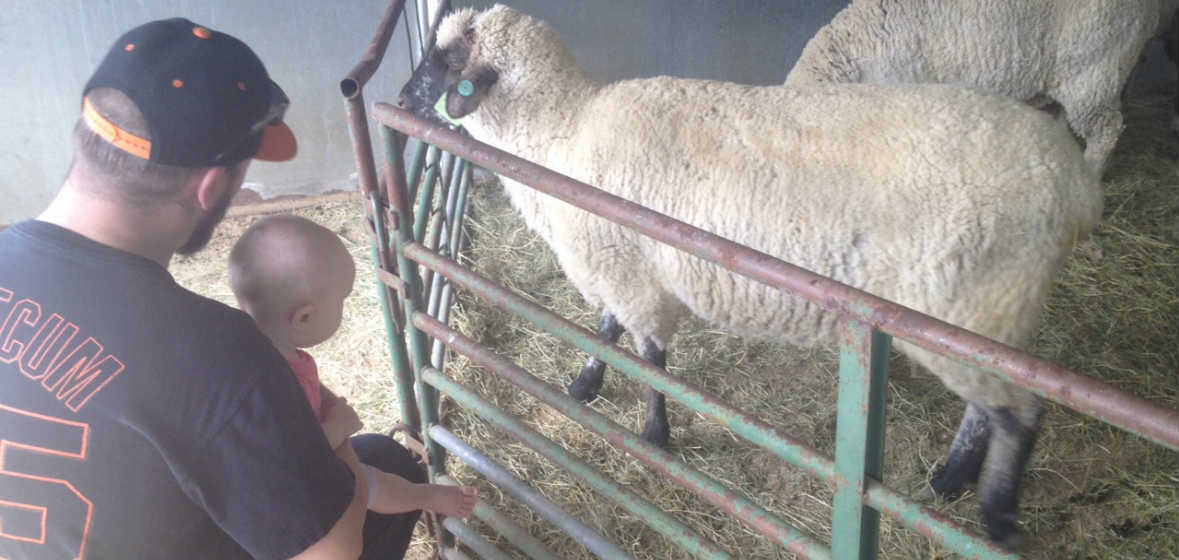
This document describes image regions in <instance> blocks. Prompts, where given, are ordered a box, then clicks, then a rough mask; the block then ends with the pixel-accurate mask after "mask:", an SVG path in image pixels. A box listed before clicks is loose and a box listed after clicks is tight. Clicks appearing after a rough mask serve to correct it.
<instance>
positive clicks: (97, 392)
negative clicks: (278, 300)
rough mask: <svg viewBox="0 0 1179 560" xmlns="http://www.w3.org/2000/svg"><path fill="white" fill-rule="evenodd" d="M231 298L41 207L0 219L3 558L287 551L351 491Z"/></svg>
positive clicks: (292, 383) (313, 537)
mask: <svg viewBox="0 0 1179 560" xmlns="http://www.w3.org/2000/svg"><path fill="white" fill-rule="evenodd" d="M322 434H323V432H322V430H321V429H320V428H319V425H318V423H317V422H316V420H315V418H314V416H313V415H312V412H311V410H310V408H309V407H308V405H307V400H306V398H305V397H304V396H303V393H302V390H301V389H300V388H299V385H298V383H297V382H296V380H295V377H294V375H292V374H291V372H290V370H289V368H288V366H287V364H286V362H285V361H284V360H283V359H282V357H281V356H280V355H279V354H278V352H277V351H275V350H274V349H273V347H272V346H271V345H270V343H269V341H268V340H267V339H266V338H265V337H264V336H263V335H262V334H261V333H260V332H259V331H258V329H257V328H256V327H255V326H254V323H253V321H252V320H251V319H250V318H249V317H248V316H247V315H245V314H244V313H241V312H240V311H237V310H235V309H233V308H230V307H228V306H225V305H222V304H220V303H217V302H215V301H213V300H210V299H206V298H203V297H201V296H198V295H196V294H194V293H192V292H189V291H188V290H185V289H184V288H182V287H180V286H179V285H177V284H176V283H175V281H174V280H173V279H172V277H171V275H169V274H168V272H167V271H166V270H165V269H164V268H162V267H161V266H159V265H158V264H157V263H155V262H152V261H150V260H147V259H144V258H141V257H138V256H136V255H132V254H129V253H126V252H122V251H118V250H116V249H113V248H111V247H107V246H105V245H101V244H99V243H96V242H94V241H91V240H89V239H87V238H85V237H82V236H80V235H77V234H75V233H73V232H71V231H69V230H66V229H63V228H60V227H57V226H55V225H51V224H48V223H44V222H38V221H29V222H24V223H21V224H17V225H15V226H13V227H12V228H10V229H8V230H6V231H4V232H2V233H0V558H3V559H13V560H15V559H26V558H27V559H33V560H37V559H42V558H53V559H61V558H90V559H96V558H104V559H105V558H190V557H199V558H248V557H251V556H252V557H257V558H285V557H290V556H292V555H294V554H297V553H298V552H301V551H302V550H304V549H305V548H306V547H307V546H309V545H311V544H312V543H314V542H315V541H317V540H319V539H320V538H322V537H323V536H324V535H325V534H327V532H328V530H329V529H331V527H332V525H334V524H335V522H336V521H337V520H338V519H339V518H340V516H341V515H342V514H343V512H344V510H345V509H346V508H347V506H348V504H349V502H350V501H351V499H352V490H353V478H352V472H351V471H350V470H349V469H348V467H347V466H346V465H345V464H344V463H343V462H341V461H339V460H338V459H337V458H336V457H335V455H334V454H333V453H332V450H331V449H330V447H329V445H328V443H327V440H326V439H325V438H324V436H323V435H322Z"/></svg>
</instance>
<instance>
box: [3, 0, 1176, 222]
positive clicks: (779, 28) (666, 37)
mask: <svg viewBox="0 0 1179 560" xmlns="http://www.w3.org/2000/svg"><path fill="white" fill-rule="evenodd" d="M430 1H431V2H436V0H430ZM501 1H503V3H506V4H509V5H511V6H514V7H516V8H518V9H520V10H522V11H525V12H527V13H530V14H532V15H535V16H537V17H540V18H543V19H545V20H547V21H549V22H550V23H552V24H553V25H554V26H555V27H556V28H557V30H558V31H559V32H560V33H561V34H562V36H563V37H564V38H565V41H566V43H567V44H568V45H569V47H570V49H572V51H573V52H574V54H575V55H576V56H577V59H578V61H579V62H580V63H581V64H582V65H583V66H584V67H585V68H586V69H587V70H588V71H589V72H590V73H591V74H592V75H593V76H595V77H597V78H599V79H601V80H618V79H625V78H633V77H640V76H656V75H663V74H666V75H675V76H682V77H691V78H705V79H717V80H729V81H735V82H742V83H750V84H778V83H781V82H782V81H783V80H784V79H785V76H786V72H787V71H788V69H789V68H790V67H791V66H793V64H794V61H795V59H797V57H798V54H799V53H800V52H801V51H802V48H803V46H804V45H805V44H806V41H807V40H808V39H809V38H810V37H811V36H812V35H813V34H814V32H815V30H817V29H818V28H819V27H820V26H822V25H823V24H825V23H826V22H827V21H829V20H830V19H831V17H832V16H833V15H834V14H835V13H836V12H838V11H839V10H840V9H842V8H843V6H844V5H846V4H847V0H640V1H638V2H635V1H634V0H593V1H589V0H501ZM492 3H493V2H492V0H453V4H454V5H456V6H460V7H461V6H474V7H478V8H482V7H486V6H489V5H491V4H492ZM385 4H386V0H347V1H332V0H283V1H280V0H200V1H198V0H151V1H150V2H142V1H135V0H101V1H99V0H50V1H48V2H39V3H38V2H32V1H28V0H5V3H4V5H3V7H4V9H2V10H0V107H3V108H4V109H3V111H4V115H5V117H4V124H5V125H6V126H5V132H6V133H5V134H2V135H0V169H3V170H4V174H5V177H4V180H3V182H2V183H0V224H4V223H11V222H15V221H18V220H21V219H24V218H28V217H31V216H33V215H35V214H36V213H38V212H39V211H40V210H41V209H42V208H43V207H44V206H45V204H46V203H47V202H48V201H49V199H50V197H51V196H52V195H53V193H54V192H55V191H56V190H57V188H58V185H59V183H60V182H61V179H62V177H63V176H64V173H65V171H66V168H67V166H68V164H69V157H70V146H69V133H70V129H71V127H72V126H73V123H74V121H75V119H76V118H77V115H78V105H79V94H80V91H81V88H82V85H83V84H84V82H85V80H86V78H87V77H88V76H89V74H90V72H91V71H92V69H93V67H94V66H95V65H96V64H97V63H98V61H99V59H100V58H101V57H102V55H103V54H104V53H105V51H106V49H107V48H108V47H109V46H110V44H111V43H112V42H113V41H114V40H115V39H116V38H117V37H118V36H119V35H120V34H121V33H122V32H123V31H125V30H126V29H128V28H130V27H132V26H134V25H137V24H139V23H142V22H144V21H149V20H152V19H157V18H163V17H173V16H177V15H182V16H185V17H188V18H190V19H192V20H194V21H196V22H199V23H202V24H204V25H208V26H210V27H212V28H214V29H218V30H221V31H226V32H228V33H231V34H233V35H236V36H238V37H240V38H242V39H244V40H245V41H246V42H248V43H249V44H250V45H251V46H253V47H254V49H255V50H256V51H257V52H258V54H259V55H260V56H261V58H262V59H263V61H265V62H266V64H267V67H268V68H269V70H270V72H271V74H272V75H273V76H274V78H275V79H276V81H278V82H279V83H280V84H282V86H283V88H284V89H285V90H286V91H287V93H288V95H289V96H290V97H291V99H292V102H293V105H292V108H291V110H290V112H289V114H288V121H289V122H290V124H291V126H292V128H294V129H295V131H296V133H297V134H298V136H299V141H300V147H301V149H300V155H299V157H298V158H297V159H296V160H295V161H294V162H291V163H285V164H281V165H275V164H266V163H257V164H255V165H254V166H253V167H252V168H251V171H250V175H249V177H248V178H247V180H248V181H249V182H251V183H254V184H255V185H256V187H257V189H258V190H260V191H262V192H263V193H264V194H266V195H277V194H288V193H304V194H305V193H314V192H319V191H323V190H331V189H335V188H342V187H344V188H347V187H349V186H350V185H351V183H350V181H349V177H350V175H351V174H352V173H353V170H354V168H353V159H352V152H351V146H350V144H349V141H348V135H347V127H346V126H345V124H344V111H343V105H342V102H341V99H340V95H339V91H338V86H337V84H338V82H339V80H340V78H341V77H342V76H343V75H344V74H345V73H346V72H347V71H348V70H349V69H351V67H352V65H353V64H354V63H355V62H356V60H357V59H358V58H359V56H360V54H361V53H362V52H363V50H364V48H365V47H366V46H367V44H368V41H369V40H370V39H371V37H372V33H373V31H374V29H375V24H376V22H375V20H376V18H378V17H379V16H380V15H381V13H382V12H383V10H384V8H385ZM406 4H407V9H408V10H411V12H412V11H413V10H414V8H415V6H416V5H417V4H418V2H417V1H416V0H409V1H407V2H406ZM411 17H413V15H412V14H411ZM406 33H407V32H406V29H405V26H404V24H403V25H401V26H399V27H398V29H397V32H396V33H395V35H394V37H393V42H392V45H393V50H391V51H390V54H389V55H388V57H387V59H386V61H385V64H384V65H383V66H382V68H381V70H380V72H379V73H378V74H377V75H376V77H374V79H373V82H372V83H371V84H370V85H369V87H368V88H367V89H366V99H367V101H368V102H369V103H370V104H371V102H372V101H374V100H392V99H394V97H395V95H396V90H397V88H398V87H399V85H400V84H402V83H404V81H405V80H406V79H407V78H408V76H409V73H410V64H409V60H408V42H409V38H408V37H407V35H406ZM414 36H416V32H415V33H414ZM1149 52H1150V60H1149V61H1148V64H1147V65H1146V71H1144V72H1141V73H1140V74H1139V75H1138V78H1139V82H1140V83H1143V82H1145V83H1148V84H1151V87H1152V88H1154V87H1155V86H1156V85H1157V84H1162V87H1163V88H1164V89H1170V90H1172V91H1173V90H1174V84H1175V66H1174V65H1173V64H1170V63H1168V62H1167V61H1166V58H1165V56H1163V55H1162V53H1161V49H1160V48H1159V47H1158V46H1157V44H1156V45H1152V47H1151V49H1150V51H1149ZM377 145H379V144H377Z"/></svg>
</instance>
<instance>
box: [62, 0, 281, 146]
mask: <svg viewBox="0 0 1179 560" xmlns="http://www.w3.org/2000/svg"><path fill="white" fill-rule="evenodd" d="M94 88H113V89H116V90H119V91H121V92H123V93H124V94H125V95H126V96H127V97H129V98H130V99H131V101H133V102H134V103H135V105H136V107H138V108H139V110H140V112H142V113H143V116H144V118H145V119H146V120H147V126H148V130H149V137H148V138H142V137H139V136H137V135H134V134H131V133H129V132H127V131H125V130H123V129H121V128H119V126H118V123H112V122H111V121H110V120H108V119H107V118H106V117H104V116H103V115H101V114H100V113H99V111H98V110H96V108H95V107H94V106H93V105H92V104H91V103H90V100H89V99H88V98H86V94H87V93H89V92H90V90H92V89H94ZM289 104H290V101H289V100H288V99H287V96H286V94H284V93H283V91H282V89H281V88H279V87H278V84H276V83H274V82H273V81H272V80H271V79H270V75H269V74H267V73H266V67H264V66H263V65H262V61H261V60H259V59H258V56H257V55H255V54H254V51H252V50H250V47H248V46H246V44H245V43H243V42H241V41H239V40H237V39H235V38H234V37H231V36H229V35H226V34H225V33H220V32H217V31H213V30H211V29H209V28H207V27H204V26H201V25H197V24H195V23H193V22H191V21H189V20H187V19H183V18H174V19H165V20H159V21H153V22H151V23H146V24H144V25H141V26H139V27H136V28H135V29H132V30H131V31H128V32H127V33H126V34H124V35H123V36H122V37H120V38H119V40H117V41H115V44H114V46H112V47H111V50H110V52H108V53H107V55H106V57H105V58H103V60H102V63H100V64H99V65H98V69H97V70H95V71H94V75H93V76H91V77H90V81H89V82H87V83H86V88H85V90H83V92H82V116H83V119H84V120H85V122H86V124H87V125H88V126H89V127H90V128H91V129H92V130H93V131H94V132H95V133H96V134H98V135H99V136H101V137H102V138H104V139H106V140H107V141H108V142H110V143H112V144H114V145H115V146H118V147H119V148H121V149H123V150H124V151H127V152H129V153H131V154H134V155H136V156H139V157H141V158H144V159H147V160H151V161H153V162H156V163H160V164H164V165H172V166H178V167H214V166H227V165H233V164H235V163H238V162H240V161H243V160H245V159H249V158H254V159H261V160H267V161H285V160H289V159H291V158H293V157H295V152H296V151H297V145H296V142H295V135H294V134H293V133H292V132H291V129H290V128H289V127H287V125H286V124H285V123H283V122H282V118H283V115H284V114H285V111H286V108H287V105H289Z"/></svg>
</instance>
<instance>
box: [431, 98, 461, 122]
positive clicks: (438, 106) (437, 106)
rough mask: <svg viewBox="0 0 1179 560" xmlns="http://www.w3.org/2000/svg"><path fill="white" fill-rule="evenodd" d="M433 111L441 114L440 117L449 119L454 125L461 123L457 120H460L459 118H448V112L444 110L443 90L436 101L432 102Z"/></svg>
mask: <svg viewBox="0 0 1179 560" xmlns="http://www.w3.org/2000/svg"><path fill="white" fill-rule="evenodd" d="M434 111H435V112H437V113H438V114H439V115H442V118H444V119H446V120H448V121H450V122H451V123H452V124H454V125H455V126H461V125H462V123H460V122H459V120H461V119H452V118H450V114H449V113H447V112H446V92H445V91H444V92H442V97H439V98H438V102H437V103H435V104H434Z"/></svg>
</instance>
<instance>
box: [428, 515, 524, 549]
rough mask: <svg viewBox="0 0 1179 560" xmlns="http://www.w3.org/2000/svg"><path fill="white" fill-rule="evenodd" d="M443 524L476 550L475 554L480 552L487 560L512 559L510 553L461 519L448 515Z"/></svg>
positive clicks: (462, 541) (456, 536)
mask: <svg viewBox="0 0 1179 560" xmlns="http://www.w3.org/2000/svg"><path fill="white" fill-rule="evenodd" d="M442 526H443V527H446V529H447V530H448V531H450V532H451V533H453V534H454V536H455V538H457V539H458V540H459V542H461V543H463V544H465V545H467V547H469V548H470V549H471V550H473V551H475V554H478V555H479V557H480V558H484V559H486V560H512V557H511V556H509V555H508V553H506V552H504V551H502V550H500V549H499V548H497V547H496V546H495V545H494V544H491V541H488V540H487V539H485V538H483V535H480V534H479V532H478V531H476V530H474V529H472V528H471V527H470V525H467V524H466V523H463V522H462V521H461V520H459V519H455V518H453V517H447V518H446V519H444V520H443V521H442Z"/></svg>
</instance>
